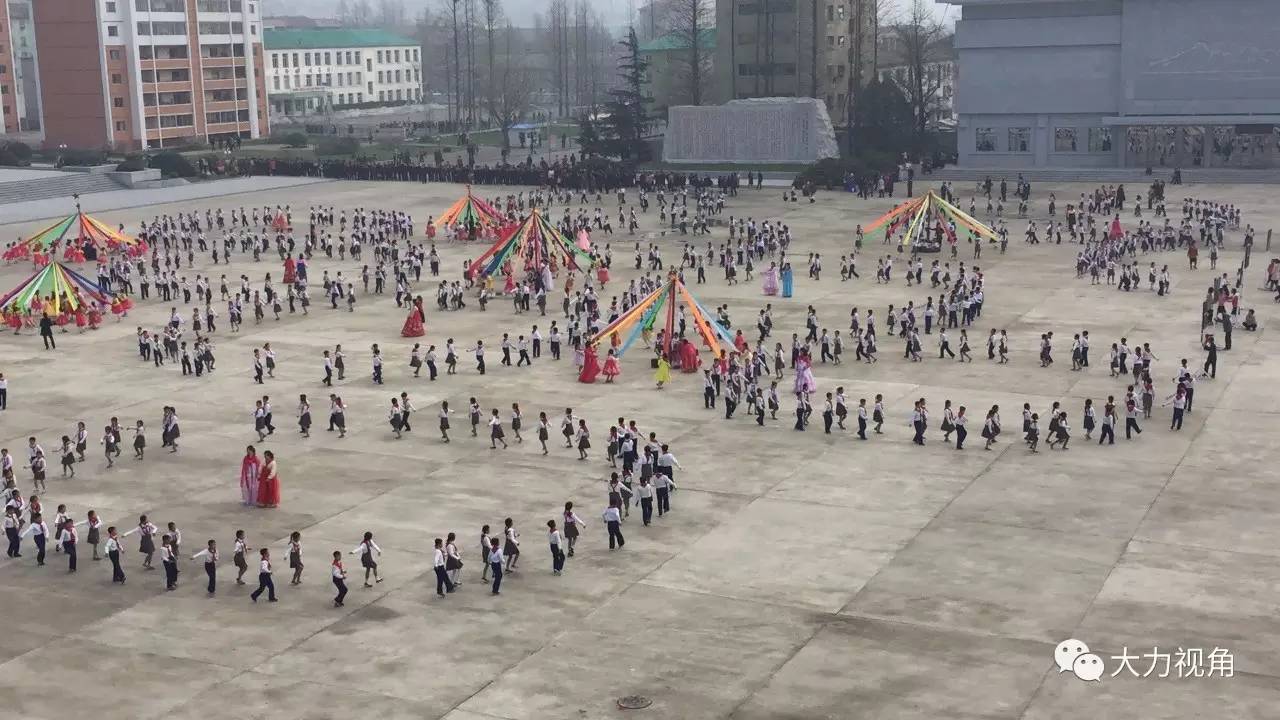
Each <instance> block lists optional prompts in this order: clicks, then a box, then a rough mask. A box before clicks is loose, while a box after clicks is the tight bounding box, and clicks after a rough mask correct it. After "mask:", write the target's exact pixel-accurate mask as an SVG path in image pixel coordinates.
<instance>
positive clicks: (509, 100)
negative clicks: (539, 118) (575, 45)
mask: <svg viewBox="0 0 1280 720" xmlns="http://www.w3.org/2000/svg"><path fill="white" fill-rule="evenodd" d="M502 34H503V52H502V54H501V55H500V56H499V57H498V58H497V60H496V67H495V68H493V70H494V83H493V84H492V85H491V86H490V87H489V92H488V94H487V97H486V103H485V104H486V109H487V110H488V113H489V117H490V119H492V120H493V122H494V123H495V124H497V126H498V128H499V129H500V130H501V131H502V149H503V155H504V156H505V155H506V153H507V152H509V151H510V150H511V140H510V138H509V137H508V134H509V133H508V131H510V130H511V127H512V126H513V125H515V124H516V122H518V121H519V120H520V118H521V117H522V116H523V115H524V113H525V112H527V111H528V109H529V107H530V105H531V101H532V97H533V87H532V86H533V83H532V77H531V74H530V72H529V70H528V68H527V67H525V64H524V63H523V62H522V58H521V57H520V56H519V55H518V54H517V53H514V52H513V50H512V39H513V37H514V36H515V34H516V30H515V28H513V27H512V26H511V24H510V23H508V24H507V26H506V27H505V28H504V29H503V33H502Z"/></svg>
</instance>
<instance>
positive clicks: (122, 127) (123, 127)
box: [116, 120, 129, 132]
mask: <svg viewBox="0 0 1280 720" xmlns="http://www.w3.org/2000/svg"><path fill="white" fill-rule="evenodd" d="M128 130H129V126H128V125H127V124H126V123H125V121H123V120H117V121H116V132H128Z"/></svg>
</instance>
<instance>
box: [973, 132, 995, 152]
mask: <svg viewBox="0 0 1280 720" xmlns="http://www.w3.org/2000/svg"><path fill="white" fill-rule="evenodd" d="M973 149H974V150H976V151H978V152H995V151H996V129H995V128H989V127H980V128H974V129H973Z"/></svg>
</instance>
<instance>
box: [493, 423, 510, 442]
mask: <svg viewBox="0 0 1280 720" xmlns="http://www.w3.org/2000/svg"><path fill="white" fill-rule="evenodd" d="M489 437H491V438H493V439H494V440H500V439H502V438H504V437H506V435H504V434H503V433H502V426H501V425H494V426H493V427H492V428H491V429H490V430H489Z"/></svg>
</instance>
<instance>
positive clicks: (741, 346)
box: [733, 330, 748, 353]
mask: <svg viewBox="0 0 1280 720" xmlns="http://www.w3.org/2000/svg"><path fill="white" fill-rule="evenodd" d="M733 346H734V347H736V348H738V352H741V353H745V352H746V351H747V347H748V345H747V339H746V338H745V337H743V336H742V331H741V330H739V331H738V334H737V335H734V336H733Z"/></svg>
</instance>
